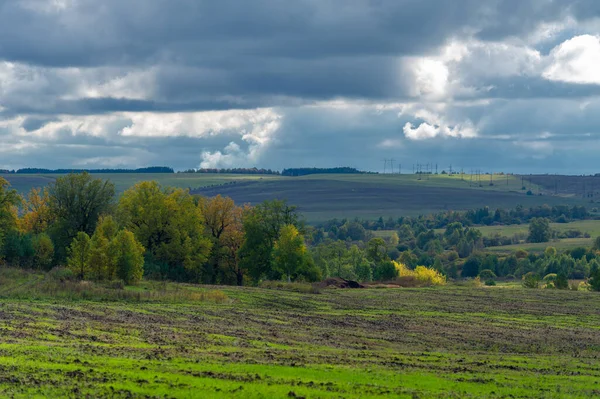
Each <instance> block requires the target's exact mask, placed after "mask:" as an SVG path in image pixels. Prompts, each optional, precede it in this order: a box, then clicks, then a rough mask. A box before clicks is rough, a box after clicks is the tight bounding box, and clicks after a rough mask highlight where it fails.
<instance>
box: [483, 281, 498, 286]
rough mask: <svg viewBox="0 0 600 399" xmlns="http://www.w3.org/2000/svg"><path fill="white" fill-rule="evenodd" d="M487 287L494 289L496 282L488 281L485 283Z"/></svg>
mask: <svg viewBox="0 0 600 399" xmlns="http://www.w3.org/2000/svg"><path fill="white" fill-rule="evenodd" d="M485 285H487V286H488V287H492V286H494V285H496V282H495V281H494V280H488V281H486V282H485Z"/></svg>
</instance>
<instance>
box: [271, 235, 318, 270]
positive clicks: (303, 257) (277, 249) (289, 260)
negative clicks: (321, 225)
mask: <svg viewBox="0 0 600 399" xmlns="http://www.w3.org/2000/svg"><path fill="white" fill-rule="evenodd" d="M309 259H310V258H309V256H308V254H307V250H306V245H305V244H304V237H302V235H301V234H300V233H299V232H298V229H297V228H296V226H294V225H292V224H288V225H285V226H283V227H282V228H281V232H280V234H279V239H278V240H277V241H276V242H275V246H274V248H273V266H274V268H275V270H277V271H278V272H279V273H281V274H282V275H284V276H287V280H288V282H291V281H292V276H295V275H297V274H298V273H299V272H300V271H301V270H303V269H305V268H306V265H307V263H308V261H309Z"/></svg>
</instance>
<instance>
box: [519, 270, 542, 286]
mask: <svg viewBox="0 0 600 399" xmlns="http://www.w3.org/2000/svg"><path fill="white" fill-rule="evenodd" d="M539 284H540V278H539V276H538V275H537V274H535V273H533V272H529V273H527V274H525V275H524V276H523V287H525V288H539Z"/></svg>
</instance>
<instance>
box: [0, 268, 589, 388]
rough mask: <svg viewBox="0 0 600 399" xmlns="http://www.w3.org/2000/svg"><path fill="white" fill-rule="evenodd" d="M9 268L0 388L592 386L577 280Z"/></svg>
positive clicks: (585, 315) (584, 302)
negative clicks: (317, 279) (481, 283)
mask: <svg viewBox="0 0 600 399" xmlns="http://www.w3.org/2000/svg"><path fill="white" fill-rule="evenodd" d="M19 279H20V280H19V282H20V284H18V285H17V286H16V287H15V285H11V286H10V287H9V288H7V285H6V284H0V298H2V301H1V302H0V316H1V317H0V333H1V337H2V340H1V342H0V396H3V397H16V398H29V397H85V396H88V397H95V398H96V397H111V398H113V397H121V398H131V397H177V398H196V397H207V398H211V397H214V398H221V397H237V398H290V397H296V398H298V397H306V398H340V397H343V398H376V397H381V398H384V397H385V398H387V397H396V398H457V397H460V398H463V397H466V398H469V397H470V398H507V397H513V398H525V397H527V398H529V397H535V398H594V397H598V395H600V368H599V367H598V351H599V350H600V328H599V326H600V313H598V309H599V308H600V295H598V294H596V293H591V292H573V291H556V290H525V289H523V288H520V287H518V286H514V285H513V286H510V287H503V286H498V287H485V288H483V287H482V288H475V287H458V286H446V287H438V288H425V289H405V288H403V289H372V290H335V289H332V290H323V291H322V293H320V294H309V293H297V292H289V291H276V290H266V289H259V288H234V287H216V288H218V289H219V290H221V291H222V292H224V293H225V294H226V295H227V298H226V299H223V298H222V297H220V298H221V300H219V301H213V300H210V298H211V297H210V296H209V297H208V299H205V300H202V299H198V298H194V297H193V295H191V294H192V293H195V292H199V291H202V292H206V289H207V288H200V287H195V286H177V287H175V286H174V285H173V284H171V285H169V286H167V287H166V288H165V287H163V290H166V291H173V290H176V291H177V292H181V291H184V292H187V293H190V295H182V294H179V295H177V296H166V294H165V296H157V297H153V296H143V295H142V296H141V299H140V298H138V299H140V301H131V299H130V301H124V300H121V301H119V300H111V299H110V297H106V298H102V297H98V298H97V299H95V300H82V299H71V300H67V299H57V297H56V296H49V295H48V294H44V293H40V292H38V291H37V290H36V284H40V281H41V280H43V279H44V277H42V276H36V277H34V278H32V277H19ZM6 282H7V281H6V279H5V280H3V281H0V283H6ZM13 282H14V281H13ZM149 289H153V288H152V286H151V285H150V284H149V283H144V284H143V285H142V286H140V287H137V288H135V289H133V291H134V292H141V293H143V292H144V291H147V290H149ZM154 289H156V288H154ZM209 289H211V290H212V289H215V288H209ZM128 290H129V289H128ZM79 297H81V295H80V296H79ZM167 298H170V299H167Z"/></svg>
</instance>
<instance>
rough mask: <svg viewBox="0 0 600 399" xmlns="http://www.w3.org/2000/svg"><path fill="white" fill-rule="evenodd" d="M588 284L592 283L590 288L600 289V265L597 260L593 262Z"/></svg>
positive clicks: (593, 289)
mask: <svg viewBox="0 0 600 399" xmlns="http://www.w3.org/2000/svg"><path fill="white" fill-rule="evenodd" d="M588 284H589V285H590V290H592V291H600V266H599V265H598V262H597V261H594V262H593V263H592V266H591V270H590V278H589V280H588Z"/></svg>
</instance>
